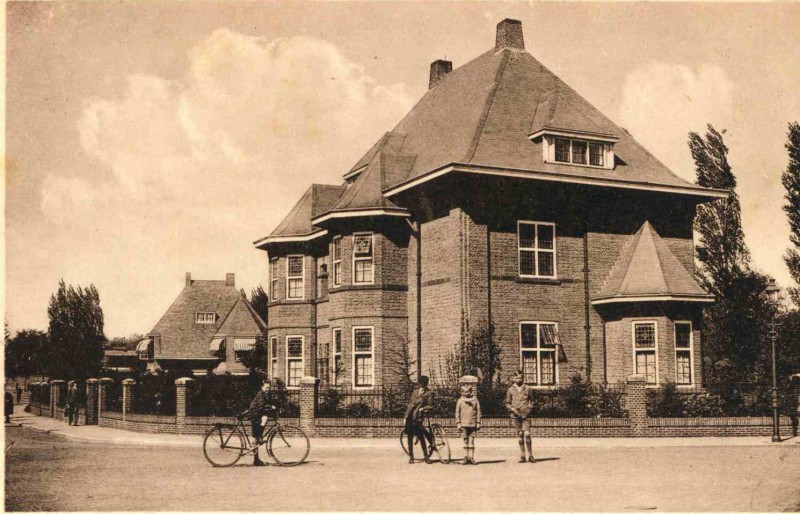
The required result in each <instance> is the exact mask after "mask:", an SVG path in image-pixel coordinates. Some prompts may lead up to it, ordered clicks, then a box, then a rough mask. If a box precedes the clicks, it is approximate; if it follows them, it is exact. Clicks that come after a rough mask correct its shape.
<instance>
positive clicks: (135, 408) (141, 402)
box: [130, 377, 176, 416]
mask: <svg viewBox="0 0 800 514" xmlns="http://www.w3.org/2000/svg"><path fill="white" fill-rule="evenodd" d="M159 378H160V377H159ZM131 393H132V394H131V406H130V412H132V413H134V414H155V415H159V416H174V415H175V405H176V401H175V384H174V382H173V383H172V384H169V383H167V382H166V381H164V380H146V381H143V382H141V383H137V384H134V385H133V386H132V389H131Z"/></svg>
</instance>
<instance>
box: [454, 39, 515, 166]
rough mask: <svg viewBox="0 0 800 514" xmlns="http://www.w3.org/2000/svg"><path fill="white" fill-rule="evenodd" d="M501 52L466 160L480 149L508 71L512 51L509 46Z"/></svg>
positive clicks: (469, 159)
mask: <svg viewBox="0 0 800 514" xmlns="http://www.w3.org/2000/svg"><path fill="white" fill-rule="evenodd" d="M501 52H503V59H502V60H501V61H500V66H498V67H497V73H495V76H494V83H493V84H492V89H491V91H489V95H488V96H487V97H486V104H485V105H484V107H483V112H481V117H480V119H479V120H478V126H477V127H476V128H475V134H474V135H473V136H472V141H471V142H470V144H469V148H468V149H467V154H466V155H465V156H464V162H470V161H472V159H473V157H475V152H476V151H477V150H478V144H479V143H480V140H481V136H482V135H483V128H484V126H485V125H486V119H487V118H488V117H489V111H491V109H492V104H493V103H494V97H495V95H496V94H497V89H498V88H499V86H500V81H502V80H503V73H505V71H506V65H507V64H508V59H509V57H510V56H511V51H510V50H509V49H508V48H503V49H502V50H501ZM526 53H527V52H526Z"/></svg>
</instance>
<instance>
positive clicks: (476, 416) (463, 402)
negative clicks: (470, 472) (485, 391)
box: [455, 385, 481, 464]
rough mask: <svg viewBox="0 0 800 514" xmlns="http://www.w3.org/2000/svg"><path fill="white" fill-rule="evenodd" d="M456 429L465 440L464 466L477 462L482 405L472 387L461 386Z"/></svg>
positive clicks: (457, 404) (457, 405)
mask: <svg viewBox="0 0 800 514" xmlns="http://www.w3.org/2000/svg"><path fill="white" fill-rule="evenodd" d="M455 417H456V428H457V429H458V431H459V432H461V435H462V436H463V438H464V454H465V458H464V464H477V462H475V459H474V456H475V432H477V431H478V430H480V428H481V404H480V402H479V401H478V398H477V397H476V396H475V390H474V388H473V387H472V386H471V385H463V386H461V398H459V399H458V402H457V403H456V416H455Z"/></svg>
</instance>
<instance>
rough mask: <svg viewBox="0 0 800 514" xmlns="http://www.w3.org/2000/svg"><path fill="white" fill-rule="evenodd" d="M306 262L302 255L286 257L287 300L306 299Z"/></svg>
mask: <svg viewBox="0 0 800 514" xmlns="http://www.w3.org/2000/svg"><path fill="white" fill-rule="evenodd" d="M304 277H305V260H304V259H303V256H302V255H289V256H287V257H286V298H289V299H291V300H302V299H303V298H304V297H305V279H304Z"/></svg>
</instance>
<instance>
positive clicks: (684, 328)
mask: <svg viewBox="0 0 800 514" xmlns="http://www.w3.org/2000/svg"><path fill="white" fill-rule="evenodd" d="M691 344H692V326H691V325H690V324H689V323H676V324H675V346H676V347H677V348H689V347H690V346H691Z"/></svg>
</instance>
